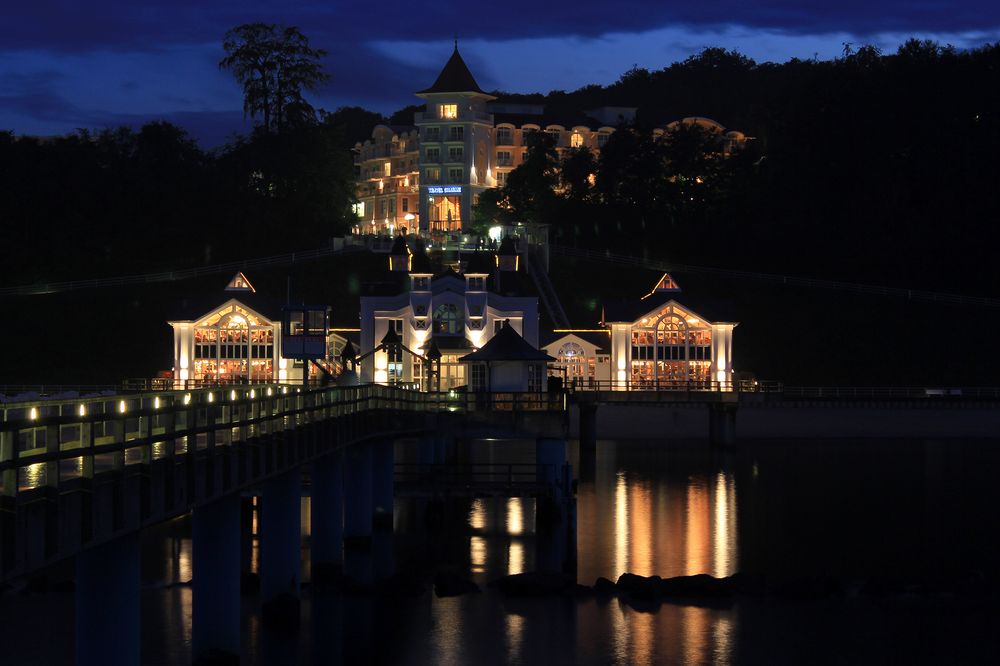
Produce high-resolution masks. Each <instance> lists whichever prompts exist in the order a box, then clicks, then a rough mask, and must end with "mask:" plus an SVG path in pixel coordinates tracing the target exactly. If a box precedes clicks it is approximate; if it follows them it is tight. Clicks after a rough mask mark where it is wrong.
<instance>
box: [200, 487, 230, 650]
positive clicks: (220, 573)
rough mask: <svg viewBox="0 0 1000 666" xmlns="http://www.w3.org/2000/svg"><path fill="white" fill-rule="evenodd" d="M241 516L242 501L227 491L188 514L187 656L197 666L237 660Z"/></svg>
mask: <svg viewBox="0 0 1000 666" xmlns="http://www.w3.org/2000/svg"><path fill="white" fill-rule="evenodd" d="M240 514H241V498H240V496H239V495H237V494H235V493H231V494H229V495H224V496H223V497H221V498H220V499H218V500H216V501H214V502H212V503H211V504H206V505H205V506H201V507H198V508H196V509H195V510H194V513H193V515H192V521H191V522H192V525H191V540H192V543H191V549H192V563H193V565H194V581H193V583H192V586H193V590H192V593H193V600H192V608H191V635H192V640H191V657H192V660H193V661H194V663H196V664H197V663H199V662H208V661H211V663H213V664H214V663H219V662H220V661H222V660H226V661H230V662H232V663H234V664H238V663H239V660H240V569H241V567H240V559H241V557H240V555H241V553H240V526H241V522H242V521H241V515H240Z"/></svg>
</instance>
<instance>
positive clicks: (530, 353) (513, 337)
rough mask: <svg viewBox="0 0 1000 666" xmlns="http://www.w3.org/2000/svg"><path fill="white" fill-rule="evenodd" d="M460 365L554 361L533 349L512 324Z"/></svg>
mask: <svg viewBox="0 0 1000 666" xmlns="http://www.w3.org/2000/svg"><path fill="white" fill-rule="evenodd" d="M458 360H459V362H460V363H472V362H475V361H554V360H555V359H554V358H552V357H551V356H549V355H548V354H546V353H545V352H543V351H540V350H538V349H535V348H534V347H532V346H531V345H530V344H529V343H528V341H527V340H525V339H524V338H522V337H521V336H520V335H518V333H517V331H515V330H514V328H513V327H512V326H511V325H510V324H505V325H504V326H503V328H501V329H500V330H499V331H498V332H497V334H496V335H494V336H493V337H492V338H490V340H489V342H487V343H486V344H485V345H483V346H482V347H481V348H480V349H478V350H477V351H474V352H472V353H471V354H466V355H465V356H463V357H462V358H460V359H458Z"/></svg>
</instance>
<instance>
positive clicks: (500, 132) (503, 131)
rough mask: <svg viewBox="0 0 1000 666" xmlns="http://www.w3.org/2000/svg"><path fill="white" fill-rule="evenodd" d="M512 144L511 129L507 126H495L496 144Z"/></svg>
mask: <svg viewBox="0 0 1000 666" xmlns="http://www.w3.org/2000/svg"><path fill="white" fill-rule="evenodd" d="M513 144H514V138H513V136H511V131H510V128H509V127H498V128H497V145H498V146H511V145H513Z"/></svg>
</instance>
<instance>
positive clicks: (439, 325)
mask: <svg viewBox="0 0 1000 666" xmlns="http://www.w3.org/2000/svg"><path fill="white" fill-rule="evenodd" d="M464 328H465V322H464V321H462V316H461V315H460V314H459V312H458V307H457V306H456V305H454V304H453V303H444V304H442V305H439V306H438V307H437V309H436V310H434V333H438V334H441V335H460V334H461V333H463V332H464V330H463V329H464Z"/></svg>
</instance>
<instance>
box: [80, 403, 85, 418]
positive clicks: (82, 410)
mask: <svg viewBox="0 0 1000 666" xmlns="http://www.w3.org/2000/svg"><path fill="white" fill-rule="evenodd" d="M79 414H80V416H86V415H87V406H86V405H80V411H79Z"/></svg>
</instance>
